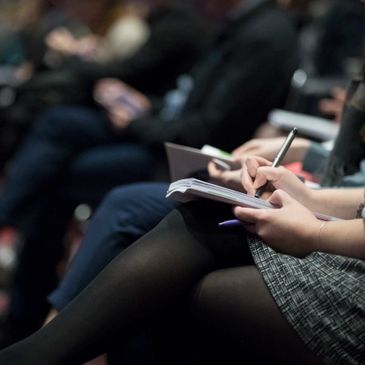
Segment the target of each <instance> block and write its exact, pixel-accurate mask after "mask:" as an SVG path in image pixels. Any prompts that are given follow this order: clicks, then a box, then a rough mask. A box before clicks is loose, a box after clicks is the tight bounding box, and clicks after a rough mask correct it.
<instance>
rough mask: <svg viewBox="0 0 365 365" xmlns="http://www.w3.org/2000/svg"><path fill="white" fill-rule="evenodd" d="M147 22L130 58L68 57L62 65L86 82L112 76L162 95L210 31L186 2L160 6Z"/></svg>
mask: <svg viewBox="0 0 365 365" xmlns="http://www.w3.org/2000/svg"><path fill="white" fill-rule="evenodd" d="M147 22H148V25H149V27H150V37H149V39H148V40H147V42H146V44H144V45H143V46H142V47H141V48H140V50H139V51H137V52H136V53H135V54H134V55H133V56H131V57H130V58H128V59H126V60H121V61H118V60H114V61H111V62H109V63H107V64H102V65H100V64H97V63H95V62H85V61H82V60H80V59H78V58H71V59H69V62H67V63H66V68H67V69H69V70H71V71H72V72H73V73H74V75H75V77H77V78H78V79H80V80H82V82H83V83H84V84H88V85H89V86H90V85H92V84H93V83H94V82H95V81H96V80H98V79H100V78H104V77H115V78H119V79H121V80H123V81H124V82H126V83H127V84H130V85H132V86H133V87H135V88H136V89H138V90H140V91H141V92H143V93H145V94H152V95H155V96H156V95H163V94H164V93H165V92H166V90H168V89H169V88H172V87H173V86H174V83H175V79H176V77H177V76H178V75H179V74H181V73H184V72H189V71H190V69H191V68H192V67H193V65H194V64H195V63H196V61H197V60H198V59H199V57H200V56H201V55H202V53H203V51H205V49H206V47H207V45H208V42H209V40H210V34H209V33H210V32H209V28H208V27H207V26H206V24H204V23H203V22H202V19H200V18H199V17H198V16H196V15H195V13H194V12H193V11H192V9H191V8H190V7H189V6H187V5H166V6H162V7H160V8H158V10H156V11H154V12H153V13H152V14H151V16H150V17H149V18H148V19H147Z"/></svg>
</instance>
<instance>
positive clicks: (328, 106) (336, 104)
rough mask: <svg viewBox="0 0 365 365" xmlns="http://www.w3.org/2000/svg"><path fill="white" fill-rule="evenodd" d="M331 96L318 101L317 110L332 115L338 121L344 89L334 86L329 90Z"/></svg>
mask: <svg viewBox="0 0 365 365" xmlns="http://www.w3.org/2000/svg"><path fill="white" fill-rule="evenodd" d="M331 96H332V98H331V99H322V100H321V101H320V102H319V110H320V111H321V112H322V113H323V114H329V115H331V116H333V117H334V119H335V121H336V122H340V121H341V118H342V112H343V107H344V105H345V100H346V90H344V89H342V88H340V87H335V88H333V89H332V91H331Z"/></svg>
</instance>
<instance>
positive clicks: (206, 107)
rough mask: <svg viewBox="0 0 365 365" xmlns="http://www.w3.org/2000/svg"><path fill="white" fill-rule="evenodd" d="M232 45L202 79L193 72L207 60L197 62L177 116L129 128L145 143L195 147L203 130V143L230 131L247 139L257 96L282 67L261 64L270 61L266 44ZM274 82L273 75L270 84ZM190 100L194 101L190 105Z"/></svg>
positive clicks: (225, 136) (254, 118) (202, 70)
mask: <svg viewBox="0 0 365 365" xmlns="http://www.w3.org/2000/svg"><path fill="white" fill-rule="evenodd" d="M237 47H240V48H239V51H237V50H235V51H234V52H233V53H234V54H232V55H230V56H229V57H227V59H226V60H225V62H221V64H220V65H218V66H216V67H215V68H214V71H212V74H213V72H214V80H212V79H211V78H210V80H209V82H208V81H205V82H204V85H201V84H202V83H201V82H200V81H199V78H200V77H201V75H202V74H203V75H204V73H205V72H206V70H205V68H206V67H211V66H210V65H208V66H206V64H205V63H204V64H202V65H201V66H200V68H199V69H198V70H197V71H200V72H196V73H195V74H196V75H197V80H196V87H195V88H194V90H193V92H192V95H191V97H190V98H189V100H188V104H187V107H186V108H185V109H184V111H183V113H182V115H181V116H180V117H179V118H177V119H175V120H173V121H169V122H168V123H166V122H164V121H163V120H161V119H159V118H155V119H153V120H150V119H148V120H138V121H136V122H135V123H133V124H131V126H130V127H131V128H130V129H129V132H130V133H131V134H133V135H134V136H136V137H137V138H138V139H139V140H141V141H143V142H145V143H147V144H157V143H158V144H159V143H161V142H163V141H171V142H175V143H180V144H186V145H189V146H197V147H200V146H201V145H202V144H204V143H206V141H207V138H208V136H209V140H210V142H209V143H214V142H215V141H217V143H222V141H224V140H225V139H232V137H230V136H232V134H233V135H235V134H236V133H237V135H238V133H240V137H241V138H242V140H245V139H246V140H247V139H248V138H249V137H250V136H251V135H252V133H253V131H254V130H255V129H256V127H257V124H258V123H259V122H258V120H257V119H258V117H257V115H258V111H257V100H258V99H260V98H261V96H263V95H266V93H267V89H268V88H269V89H270V88H271V83H272V82H273V75H277V74H280V75H282V74H283V72H276V69H275V66H273V67H274V69H270V68H268V67H264V66H263V64H265V65H266V64H267V63H268V64H272V61H271V59H272V55H273V50H272V49H271V48H270V45H269V44H266V43H265V42H260V41H257V42H252V43H249V44H247V43H245V42H241V43H238V44H237ZM203 66H205V67H203ZM278 77H279V76H278ZM269 80H270V81H269ZM278 82H279V80H276V79H275V83H276V85H277V84H278ZM281 85H282V84H281ZM202 89H203V90H202ZM204 89H205V90H204ZM203 92H204V98H201V97H200V99H199V97H197V96H196V93H203ZM194 93H195V94H194ZM195 99H198V100H197V101H196V100H195ZM193 100H194V102H195V104H197V103H198V104H199V106H198V107H197V106H195V105H191V103H192V102H193ZM189 103H190V104H189ZM245 121H247V122H245ZM260 122H262V120H260ZM238 131H239V132H238Z"/></svg>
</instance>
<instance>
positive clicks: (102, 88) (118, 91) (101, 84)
mask: <svg viewBox="0 0 365 365" xmlns="http://www.w3.org/2000/svg"><path fill="white" fill-rule="evenodd" d="M94 99H95V100H96V101H97V102H98V103H99V104H101V105H102V106H103V107H104V108H105V109H106V111H107V113H108V115H109V118H110V120H111V122H112V123H113V125H114V126H115V127H116V128H125V127H126V126H128V125H129V124H130V123H131V122H132V121H133V120H135V119H136V118H139V117H141V116H142V115H144V114H145V113H147V112H148V111H149V110H150V108H151V103H150V101H149V100H148V98H147V97H145V96H144V95H143V94H141V93H139V92H138V91H137V90H135V89H133V88H132V87H130V86H128V85H127V84H125V83H124V82H122V81H120V80H117V79H102V80H100V81H98V82H97V84H96V85H95V89H94Z"/></svg>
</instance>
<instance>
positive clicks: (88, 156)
mask: <svg viewBox="0 0 365 365" xmlns="http://www.w3.org/2000/svg"><path fill="white" fill-rule="evenodd" d="M154 162H155V159H154V157H153V156H152V155H151V152H150V151H149V150H148V149H147V148H145V147H144V146H142V145H139V144H137V143H133V142H131V141H128V140H126V138H124V137H123V136H122V135H118V134H117V133H115V131H113V129H112V128H111V126H110V122H109V121H108V120H107V118H106V117H105V116H104V115H103V113H101V112H99V111H97V110H93V109H87V108H78V107H58V108H54V109H51V110H49V111H47V112H45V113H44V114H43V115H41V117H40V118H39V120H38V121H37V123H36V125H35V128H34V130H33V131H32V132H31V134H30V136H29V138H28V139H27V140H26V142H25V144H24V145H23V147H22V148H21V149H20V150H19V152H18V154H17V156H16V157H15V159H14V161H13V163H12V167H11V169H10V171H9V173H8V176H7V179H6V181H5V184H4V186H3V187H2V191H1V195H0V225H5V224H10V225H14V226H16V227H18V228H19V229H20V231H21V233H22V234H23V237H24V245H23V249H22V250H21V252H20V255H19V265H18V268H17V272H16V274H15V278H14V282H13V285H12V295H11V308H10V317H11V318H12V319H14V320H16V321H17V322H18V323H22V325H24V326H27V327H29V331H30V332H32V331H33V330H34V329H35V328H36V327H37V326H39V325H40V324H41V323H42V321H43V319H44V315H45V314H46V313H47V311H48V303H47V301H46V297H47V295H48V294H49V293H50V291H51V290H53V289H54V288H55V285H56V282H57V274H56V263H57V262H58V260H59V259H60V257H62V242H63V236H64V232H65V229H66V225H67V222H68V221H69V220H70V217H71V215H72V212H73V209H74V207H75V206H76V205H77V204H78V203H80V202H84V203H90V204H92V205H97V204H98V203H99V202H100V200H101V199H102V198H103V197H104V195H105V194H106V193H107V192H108V191H110V190H111V189H112V188H113V187H115V186H118V185H121V184H127V183H131V182H136V181H145V180H148V179H150V178H151V175H152V173H153V171H154Z"/></svg>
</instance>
